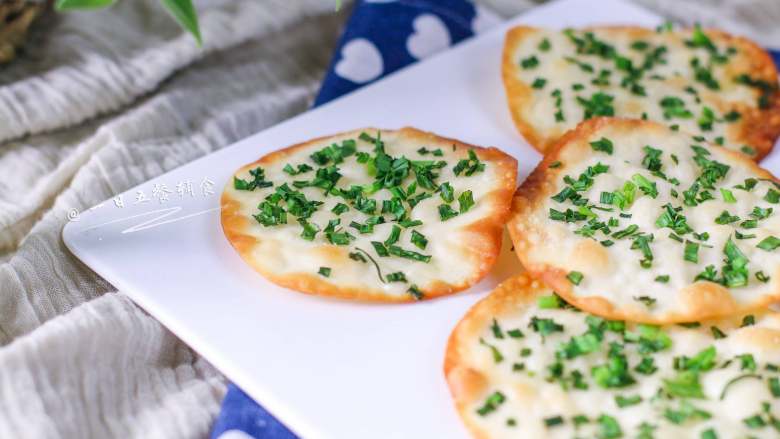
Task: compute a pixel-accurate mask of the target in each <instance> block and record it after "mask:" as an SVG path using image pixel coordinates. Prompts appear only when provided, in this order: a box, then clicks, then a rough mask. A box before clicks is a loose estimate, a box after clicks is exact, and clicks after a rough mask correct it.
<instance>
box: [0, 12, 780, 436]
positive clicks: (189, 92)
mask: <svg viewBox="0 0 780 439" xmlns="http://www.w3.org/2000/svg"><path fill="white" fill-rule="evenodd" d="M637 1H640V2H641V3H643V4H646V5H649V6H652V7H656V8H659V10H662V11H666V12H667V13H668V14H669V16H671V17H675V18H679V19H686V20H688V21H689V22H690V21H693V20H694V19H696V17H697V16H695V15H694V16H685V11H698V13H699V14H700V15H701V20H700V21H702V22H704V23H705V24H708V25H720V26H723V27H725V28H727V29H731V30H733V31H735V32H740V33H746V34H750V35H752V36H754V37H755V38H757V39H759V41H765V42H766V44H770V43H771V42H772V41H775V42H776V43H777V42H780V28H778V27H777V26H776V24H777V23H778V22H780V2H777V0H729V1H726V0H720V1H717V0H685V1H681V0H675V1H673V0H637ZM481 3H484V4H485V5H486V6H488V7H492V8H493V9H494V10H497V11H499V12H500V13H502V14H503V15H504V16H510V15H513V14H516V13H518V12H520V11H522V10H524V9H526V8H528V7H531V6H533V5H535V4H536V3H537V2H534V1H531V0H484V1H482V2H481ZM335 4H336V1H335V0H294V1H290V0H262V1H257V0H232V1H228V0H204V1H197V2H196V6H197V8H198V10H199V15H200V22H201V28H202V33H203V37H204V40H205V44H204V47H203V48H202V49H199V48H197V46H196V45H195V44H194V42H193V40H192V38H191V37H190V36H189V35H188V34H186V33H184V32H182V31H180V30H179V29H178V28H177V27H176V26H175V25H173V24H172V22H171V21H170V19H169V18H168V17H167V16H166V15H165V13H164V12H163V11H162V10H161V9H160V8H159V6H158V2H157V1H156V0H124V1H121V2H118V3H117V4H116V5H115V6H114V7H112V8H111V9H109V10H105V11H100V12H79V13H69V14H63V15H56V16H52V17H50V18H48V19H46V20H45V21H44V22H42V23H41V26H40V29H39V30H38V31H37V32H35V33H34V34H33V35H32V36H31V39H30V44H29V45H28V49H27V52H26V53H25V54H23V55H22V56H21V57H20V58H19V59H17V60H16V61H15V62H14V63H13V64H11V65H10V66H3V67H0V437H2V438H27V437H31V438H39V437H40V438H60V437H61V438H74V437H78V438H108V437H122V438H134V437H137V438H155V437H159V438H190V437H205V436H207V435H208V432H209V430H210V427H211V422H212V421H213V419H214V416H215V415H216V413H217V411H218V410H219V403H220V401H221V399H222V396H223V393H224V388H225V378H224V377H223V376H222V375H221V374H220V373H219V372H218V371H216V370H215V369H214V368H213V367H212V366H211V365H210V364H208V362H206V361H205V360H203V359H201V358H200V357H199V356H198V355H197V354H196V353H195V352H193V351H192V350H191V349H189V348H188V347H187V346H185V345H184V344H182V343H181V342H180V341H179V340H178V339H177V338H176V337H175V336H173V335H172V334H171V333H169V332H168V331H167V330H166V329H165V328H163V327H162V326H161V325H160V324H159V323H158V322H157V321H155V320H154V319H152V318H151V317H149V316H148V315H147V314H146V313H144V312H143V311H142V310H140V309H139V308H138V307H136V306H135V305H134V304H133V303H131V302H130V301H129V299H127V297H126V296H124V295H123V294H122V293H121V292H118V291H116V289H115V288H113V287H112V286H111V285H110V284H108V283H107V282H105V281H104V280H102V279H101V278H100V277H99V276H97V275H96V274H95V273H93V272H92V271H91V270H90V269H88V268H87V267H85V266H84V265H82V264H81V263H80V262H79V261H78V260H76V259H75V258H74V257H73V256H72V255H70V254H69V252H68V251H67V249H66V248H65V247H64V245H63V244H62V240H61V237H60V233H61V230H62V227H63V225H64V224H65V223H66V222H67V221H68V214H69V213H71V212H77V211H82V210H85V209H87V208H89V207H91V206H93V205H95V204H97V203H99V202H101V201H103V200H105V199H108V198H110V197H112V196H113V195H115V194H117V193H120V192H123V191H125V190H127V189H129V188H130V187H132V186H135V185H137V184H139V183H142V182H143V181H146V180H148V179H150V178H152V177H155V176H157V175H160V174H162V173H164V172H167V171H169V170H171V169H173V168H176V167H178V166H181V165H182V164H185V163H187V162H189V161H191V160H193V159H195V158H198V157H200V156H203V155H205V154H208V153H210V152H212V151H215V150H216V149H219V148H221V147H224V146H227V145H229V144H231V143H232V142H234V141H236V140H239V139H241V138H243V137H246V136H248V135H250V134H252V133H254V132H257V131H259V130H261V129H263V128H265V127H268V126H271V125H274V124H275V123H278V122H279V121H281V120H284V119H286V118H289V117H290V116H292V115H294V114H296V113H299V112H302V111H304V110H306V108H307V107H308V106H309V104H310V102H311V100H312V98H313V96H314V93H315V92H316V90H317V88H318V85H319V82H320V80H321V79H322V76H323V74H324V71H325V69H326V68H327V65H328V62H329V60H330V58H331V55H332V53H331V52H332V50H333V47H334V46H335V42H336V39H337V37H338V33H339V29H340V26H341V24H342V23H343V21H344V19H345V18H346V16H347V14H348V13H349V4H348V3H347V4H345V5H344V6H343V8H342V10H341V11H339V12H336V11H335V10H334V8H335ZM681 4H684V5H685V6H681ZM704 5H710V6H711V7H710V8H709V9H706V10H707V11H708V12H707V14H706V15H705V14H703V12H702V11H703V9H700V8H703V7H704Z"/></svg>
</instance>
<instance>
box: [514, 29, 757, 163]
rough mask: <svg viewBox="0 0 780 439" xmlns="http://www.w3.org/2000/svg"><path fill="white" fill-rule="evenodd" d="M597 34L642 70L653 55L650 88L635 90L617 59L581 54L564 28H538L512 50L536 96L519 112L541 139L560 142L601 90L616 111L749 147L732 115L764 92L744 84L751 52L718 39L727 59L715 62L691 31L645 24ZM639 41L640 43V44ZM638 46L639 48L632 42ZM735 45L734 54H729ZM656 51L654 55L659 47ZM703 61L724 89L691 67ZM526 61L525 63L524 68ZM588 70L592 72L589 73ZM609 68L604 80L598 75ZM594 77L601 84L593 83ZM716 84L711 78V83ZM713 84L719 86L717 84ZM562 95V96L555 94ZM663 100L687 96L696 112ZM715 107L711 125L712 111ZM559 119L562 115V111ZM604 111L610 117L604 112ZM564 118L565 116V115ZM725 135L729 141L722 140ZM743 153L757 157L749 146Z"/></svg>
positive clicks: (644, 82)
mask: <svg viewBox="0 0 780 439" xmlns="http://www.w3.org/2000/svg"><path fill="white" fill-rule="evenodd" d="M571 32H572V35H573V36H574V37H575V38H583V37H584V36H585V35H586V31H571ZM592 34H593V35H595V37H596V39H597V40H598V41H601V42H604V43H607V44H609V45H611V46H612V47H613V48H614V50H615V52H616V53H617V54H619V55H620V56H622V57H624V58H626V59H628V60H630V61H631V64H632V67H633V68H634V69H638V68H640V67H642V66H643V65H645V63H646V62H647V60H648V59H651V60H652V61H650V62H651V63H652V67H651V68H649V69H647V70H645V71H644V72H643V73H642V75H641V77H640V79H638V80H637V81H636V84H638V85H640V86H641V87H642V89H643V90H644V91H643V93H644V95H643V96H641V95H639V94H637V93H635V92H633V91H632V88H631V86H630V83H628V84H626V83H625V82H624V81H625V80H626V78H627V77H628V76H629V75H628V73H627V71H625V70H620V69H618V68H617V67H616V62H615V61H614V59H612V57H609V56H607V57H604V56H601V55H599V54H592V53H591V54H589V53H578V49H577V45H576V44H575V43H574V42H573V40H572V38H571V37H569V36H567V35H566V34H565V33H564V32H559V31H548V30H536V29H534V30H531V31H529V33H528V34H527V36H526V37H525V38H524V39H523V40H522V41H521V42H520V44H519V45H518V47H517V48H516V51H515V53H514V55H513V57H512V58H513V60H515V61H516V64H515V66H516V70H515V74H516V75H517V77H518V78H519V79H520V80H521V81H522V82H523V83H525V84H526V85H527V86H529V90H530V92H531V99H530V101H528V102H523V105H522V106H521V107H520V108H518V109H517V110H518V111H519V112H520V114H521V115H522V118H523V119H524V120H526V121H527V123H528V124H529V125H531V126H532V127H534V129H535V130H536V131H537V132H539V133H541V135H542V137H544V138H545V139H548V140H553V139H555V138H557V137H559V136H560V135H561V134H563V133H564V132H566V131H567V130H569V129H571V128H574V127H575V126H576V125H577V123H579V122H580V121H582V120H584V119H585V118H586V106H585V105H583V103H581V102H580V101H579V100H580V99H584V100H591V99H592V98H593V96H594V95H596V94H598V93H603V94H606V95H608V96H610V97H612V102H611V104H610V105H609V106H610V107H612V109H613V111H614V115H615V116H619V117H627V118H637V119H639V118H646V119H649V120H653V121H659V122H663V123H665V124H667V125H669V126H675V125H676V126H678V127H679V129H681V130H683V131H687V132H690V133H694V134H697V135H701V136H705V137H706V138H707V139H708V140H709V141H715V140H716V139H717V140H718V143H721V142H723V143H724V144H726V145H727V146H728V147H729V148H731V149H735V150H739V151H743V146H744V145H743V143H742V142H743V141H741V140H740V138H739V136H740V135H741V134H740V130H738V129H737V128H738V123H737V121H738V118H736V119H735V118H734V117H736V116H734V117H731V118H730V119H733V120H726V117H725V116H726V114H728V113H729V112H730V111H731V110H734V109H736V108H737V104H739V105H742V106H745V107H748V108H756V107H757V100H758V95H757V92H756V90H755V89H754V88H751V87H750V86H747V85H745V84H741V83H738V82H736V81H735V80H734V78H735V77H736V76H737V75H738V73H739V72H738V70H737V69H738V67H736V66H746V65H750V63H749V60H748V59H747V58H746V56H747V55H746V54H744V53H742V52H740V51H739V50H738V48H737V47H736V46H733V47H728V46H726V45H725V44H723V42H722V41H719V39H717V38H714V37H713V38H712V42H713V43H714V44H715V47H716V50H717V53H719V54H721V55H723V56H727V58H726V61H725V62H722V63H718V62H714V61H712V56H711V52H710V51H709V50H708V49H706V48H704V47H689V45H688V44H687V43H686V42H687V41H690V40H691V31H678V32H661V33H658V32H652V31H649V30H641V29H632V30H628V29H609V28H603V29H594V30H593V31H592ZM543 41H548V42H549V49H548V50H547V51H543V50H540V48H539V47H540V45H541V44H542V42H543ZM637 42H641V43H643V44H641V45H640V46H639V47H641V49H638V48H637V46H636V43H637ZM632 46H633V47H632ZM729 49H731V50H732V52H733V53H731V52H727V51H728V50H729ZM656 50H658V51H659V53H658V54H657V56H655V57H653V56H652V54H653V52H654V51H656ZM727 53H728V55H725V54H727ZM531 57H535V58H536V60H537V61H538V64H536V65H533V66H531V65H530V64H533V63H532V62H531V63H529V62H527V61H526V60H528V59H529V58H531ZM694 59H697V60H698V62H699V63H700V66H703V67H707V66H710V67H708V69H707V71H709V72H710V74H711V76H712V79H713V80H714V81H716V82H717V89H716V90H713V89H711V88H709V87H708V86H707V83H708V82H705V81H704V80H697V79H696V78H697V75H698V77H700V78H701V75H702V74H703V73H702V70H701V68H702V67H700V68H699V70H696V68H694V67H693V66H692V60H694ZM523 61H526V67H523V66H522V64H523ZM583 69H587V70H588V71H585V70H583ZM602 72H608V73H604V75H606V76H604V77H603V78H604V79H603V80H602V81H599V79H598V78H599V77H600V75H601V74H602ZM537 80H544V81H545V84H544V85H543V86H542V87H533V86H532V84H534V82H535V81H537ZM594 81H595V82H596V83H594ZM710 84H712V83H710ZM711 86H712V85H711ZM558 93H559V98H558V97H557V96H556V94H558ZM664 98H673V99H676V100H679V101H681V103H682V104H683V107H684V109H685V110H687V111H689V112H690V114H688V115H686V116H684V117H681V116H679V115H673V114H672V113H670V112H669V111H668V110H667V109H665V108H664V106H663V105H662V104H661V102H662V100H663V99H664ZM708 110H711V111H712V112H713V116H714V118H713V119H712V120H711V123H709V124H708V123H706V120H707V119H708V118H707V116H706V112H707V111H708ZM558 111H560V117H559V118H558V119H556V113H558ZM602 115H605V116H608V115H611V114H602ZM561 118H562V119H561ZM721 138H722V139H721ZM743 152H746V153H748V154H750V149H744V151H743Z"/></svg>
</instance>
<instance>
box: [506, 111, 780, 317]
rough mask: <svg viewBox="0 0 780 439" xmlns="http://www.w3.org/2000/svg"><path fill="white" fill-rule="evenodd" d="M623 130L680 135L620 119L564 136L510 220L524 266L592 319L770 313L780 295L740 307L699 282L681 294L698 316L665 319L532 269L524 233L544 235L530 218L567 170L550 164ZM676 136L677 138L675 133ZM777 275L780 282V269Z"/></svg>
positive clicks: (735, 155)
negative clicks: (613, 129)
mask: <svg viewBox="0 0 780 439" xmlns="http://www.w3.org/2000/svg"><path fill="white" fill-rule="evenodd" d="M615 125H620V126H622V128H624V129H629V130H639V129H648V128H650V129H660V130H663V131H667V132H669V133H670V134H671V133H675V132H673V131H671V130H669V129H668V128H667V127H665V126H664V125H662V124H659V123H656V122H651V121H642V120H632V119H620V118H595V119H590V120H588V121H585V122H582V123H580V124H579V125H578V126H577V127H576V128H575V129H573V130H571V131H569V132H568V133H566V134H564V135H563V136H562V137H561V138H560V140H559V141H558V143H557V144H556V145H555V146H554V147H553V148H551V149H550V151H549V152H548V153H547V155H546V156H545V157H544V159H543V160H542V162H541V163H539V165H538V166H537V167H536V169H534V171H533V172H532V173H531V175H530V176H529V177H528V178H527V179H526V180H525V182H523V184H522V185H521V186H520V188H518V190H517V192H516V193H515V196H514V199H513V202H512V217H511V218H510V219H509V223H508V229H509V235H510V237H511V238H512V242H513V244H514V246H515V254H516V255H517V257H518V258H519V259H520V262H521V263H522V264H523V266H524V267H525V268H526V270H528V273H529V274H531V275H532V276H533V277H535V278H537V279H540V280H542V281H543V282H545V283H546V284H547V285H550V286H551V287H552V288H553V289H554V290H555V291H557V292H558V293H559V294H560V295H561V296H562V297H564V298H565V299H566V301H567V302H569V303H571V304H572V305H574V306H576V307H578V308H580V309H583V310H585V311H587V312H590V313H592V314H596V315H599V316H602V317H605V318H609V319H616V320H627V321H633V322H644V323H656V324H666V323H680V322H691V321H699V320H703V319H709V318H718V317H725V316H729V315H734V314H740V313H745V312H750V311H754V310H759V309H763V308H765V307H767V306H768V305H769V304H771V303H774V302H777V301H778V300H780V291H774V292H772V293H768V294H766V295H765V296H764V297H763V298H762V299H761V300H759V301H757V302H755V303H751V304H745V305H738V304H737V303H736V302H735V300H734V298H733V297H732V295H731V293H730V292H729V290H728V289H726V288H725V287H723V286H721V285H719V284H716V283H713V282H707V281H698V282H694V283H693V284H690V285H688V286H687V287H685V288H683V290H681V291H680V293H682V294H685V297H686V300H687V301H688V303H689V304H690V305H691V308H695V309H696V310H697V312H696V313H695V314H687V313H667V314H664V315H654V314H652V313H649V312H646V311H644V310H641V311H640V308H636V310H626V309H621V308H618V307H617V306H616V305H614V304H613V303H612V302H610V301H609V300H607V299H605V298H604V297H601V296H598V295H591V296H586V297H581V296H577V295H575V294H574V293H573V291H572V285H571V283H570V282H569V280H568V279H567V278H566V274H567V271H566V270H564V269H563V268H561V267H555V266H551V265H548V264H536V263H532V262H531V261H530V258H529V254H530V253H531V252H533V247H532V245H531V244H530V243H529V241H527V240H526V236H525V234H524V233H522V232H521V230H522V229H525V230H526V231H529V230H531V232H529V233H536V234H542V235H544V233H545V232H544V229H543V226H542V228H539V229H537V228H535V227H533V226H532V225H531V224H530V223H527V222H526V218H527V217H528V216H530V214H531V213H532V212H534V211H535V210H536V209H538V208H539V206H541V205H542V204H543V203H544V202H545V199H546V198H547V197H550V196H552V195H553V194H554V193H555V192H556V189H557V184H558V182H559V181H560V179H561V176H560V175H559V174H560V173H561V172H563V170H562V169H563V168H562V167H561V168H550V167H549V166H550V164H551V163H552V162H554V161H556V160H558V159H559V157H560V155H561V152H562V151H563V150H564V149H566V148H568V147H577V146H578V145H580V144H581V143H582V142H583V141H585V139H589V138H591V136H593V135H594V133H596V132H598V131H599V130H600V129H601V128H603V127H607V126H615ZM675 134H676V133H675ZM616 145H619V142H617V143H616ZM708 146H709V147H710V148H711V149H713V150H720V151H722V152H724V153H726V154H728V155H729V156H730V157H731V158H732V159H734V160H737V161H739V162H741V163H743V164H744V165H745V166H746V167H748V168H749V169H750V170H751V171H752V172H755V173H756V175H757V176H758V177H760V178H766V179H771V180H773V181H775V182H778V180H777V179H776V178H775V177H774V176H773V175H772V174H770V173H769V172H768V171H766V170H764V169H762V168H760V167H759V166H758V165H757V164H756V163H755V162H753V161H752V160H750V158H748V157H747V156H746V155H744V154H741V153H739V152H736V151H732V150H729V149H726V148H723V147H720V146H717V145H712V144H709V145H708ZM775 275H778V276H780V267H778V270H777V272H776V273H775Z"/></svg>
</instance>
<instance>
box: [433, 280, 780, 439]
mask: <svg viewBox="0 0 780 439" xmlns="http://www.w3.org/2000/svg"><path fill="white" fill-rule="evenodd" d="M550 292H552V289H551V288H550V287H548V286H546V285H545V284H543V283H541V282H539V281H536V280H533V279H532V278H531V277H529V276H527V275H525V274H519V275H517V276H514V277H511V278H509V279H507V280H505V281H504V282H502V283H501V284H500V285H498V286H497V287H496V289H494V290H493V291H492V292H491V293H490V294H488V295H487V296H486V297H485V298H483V299H482V300H480V301H479V302H477V303H476V304H474V305H473V306H472V307H471V309H469V311H468V312H467V313H466V315H464V316H463V317H462V318H461V320H460V321H459V322H458V324H457V325H456V326H455V329H453V330H452V333H451V334H450V337H449V340H448V341H447V349H446V351H445V354H444V377H445V378H446V380H447V385H448V386H449V389H450V393H451V394H452V398H453V401H454V402H455V408H456V409H457V410H458V413H459V414H460V417H461V419H462V420H463V422H464V423H465V424H466V427H467V428H468V429H469V431H470V432H471V433H472V435H473V436H474V437H476V438H480V439H487V438H489V435H488V433H487V432H485V431H484V430H482V429H480V428H479V426H478V425H475V424H474V423H473V422H472V419H473V416H470V413H469V410H470V407H473V405H474V403H476V402H479V401H482V399H483V398H484V397H485V392H486V391H487V390H488V387H489V383H488V378H487V377H486V376H485V375H484V374H483V373H482V372H480V371H479V370H476V369H474V368H473V367H472V365H471V354H470V352H469V351H470V349H469V347H470V346H472V345H473V344H474V340H477V339H478V338H479V336H480V334H481V332H482V331H483V330H484V329H485V328H486V327H488V326H489V325H490V323H491V322H492V319H494V318H500V317H502V316H504V315H507V314H516V313H518V312H520V311H522V309H523V308H525V307H527V306H530V305H532V304H533V301H534V299H535V298H536V297H538V296H539V295H542V294H546V293H550ZM567 301H568V299H567ZM742 317H743V315H742V314H740V315H735V316H732V317H730V318H728V319H724V320H716V321H710V322H709V323H711V324H713V325H716V326H718V328H720V329H722V330H724V331H729V330H737V331H738V332H737V333H735V334H732V335H733V336H736V337H739V341H740V342H741V343H743V344H745V346H746V347H747V346H750V345H752V346H755V347H758V348H761V349H765V350H770V349H771V350H778V349H780V313H776V312H771V311H766V310H762V312H761V313H759V314H757V315H756V316H755V317H756V321H760V319H764V318H770V319H773V320H774V322H772V324H771V325H770V327H760V326H749V327H741V322H742ZM701 323H706V322H701ZM703 326H705V327H706V325H703Z"/></svg>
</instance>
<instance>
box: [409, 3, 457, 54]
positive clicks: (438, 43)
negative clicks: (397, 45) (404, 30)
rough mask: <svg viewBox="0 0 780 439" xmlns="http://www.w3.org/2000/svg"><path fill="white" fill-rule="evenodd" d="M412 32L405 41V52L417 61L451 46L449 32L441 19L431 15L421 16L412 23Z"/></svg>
mask: <svg viewBox="0 0 780 439" xmlns="http://www.w3.org/2000/svg"><path fill="white" fill-rule="evenodd" d="M412 27H413V28H414V32H413V33H412V35H410V36H409V39H407V40H406V50H408V51H409V54H411V55H412V56H413V57H415V58H417V59H422V58H425V57H426V56H429V55H433V54H434V53H436V52H439V51H441V50H442V49H446V48H447V47H449V46H450V44H452V40H451V38H450V32H449V31H448V30H447V26H446V25H445V24H444V22H443V21H441V19H440V18H439V17H437V16H435V15H433V14H422V15H420V16H418V17H417V18H415V19H414V21H413V22H412Z"/></svg>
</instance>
